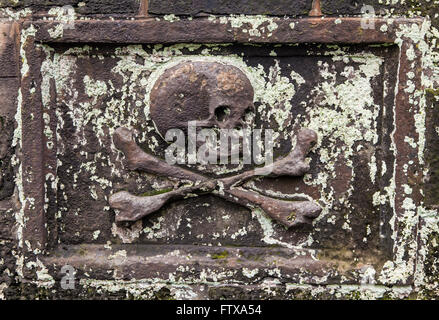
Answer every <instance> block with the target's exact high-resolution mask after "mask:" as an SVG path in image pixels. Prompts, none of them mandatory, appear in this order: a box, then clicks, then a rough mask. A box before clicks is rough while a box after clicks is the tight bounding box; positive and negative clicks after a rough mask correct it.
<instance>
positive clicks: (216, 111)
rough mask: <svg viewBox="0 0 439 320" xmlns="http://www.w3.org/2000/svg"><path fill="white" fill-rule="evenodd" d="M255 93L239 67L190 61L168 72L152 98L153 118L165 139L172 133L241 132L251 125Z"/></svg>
mask: <svg viewBox="0 0 439 320" xmlns="http://www.w3.org/2000/svg"><path fill="white" fill-rule="evenodd" d="M253 98H254V91H253V87H252V85H251V83H250V81H249V79H248V78H247V76H246V75H245V74H244V73H243V72H242V71H241V70H239V69H238V68H237V67H234V66H231V65H226V64H222V63H217V62H205V61H187V62H183V63H180V64H178V65H176V66H174V67H172V68H169V69H168V70H166V71H165V72H164V73H163V74H162V75H161V76H160V77H159V78H158V80H157V81H156V83H155V85H154V87H153V88H152V91H151V94H150V102H151V103H150V114H151V117H152V119H153V121H154V123H155V126H156V128H157V130H158V131H159V132H160V134H161V135H162V136H163V137H164V136H165V134H166V132H167V131H168V130H169V129H175V128H179V129H181V130H183V131H184V132H187V126H188V122H189V121H195V120H196V121H197V127H199V128H215V127H216V128H220V129H239V128H244V127H246V126H248V125H250V124H251V121H252V120H251V119H252V114H253V112H254V105H253Z"/></svg>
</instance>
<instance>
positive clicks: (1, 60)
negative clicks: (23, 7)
mask: <svg viewBox="0 0 439 320" xmlns="http://www.w3.org/2000/svg"><path fill="white" fill-rule="evenodd" d="M17 75H18V59H17V48H16V44H15V30H14V26H13V24H12V23H0V78H1V77H16V76H17Z"/></svg>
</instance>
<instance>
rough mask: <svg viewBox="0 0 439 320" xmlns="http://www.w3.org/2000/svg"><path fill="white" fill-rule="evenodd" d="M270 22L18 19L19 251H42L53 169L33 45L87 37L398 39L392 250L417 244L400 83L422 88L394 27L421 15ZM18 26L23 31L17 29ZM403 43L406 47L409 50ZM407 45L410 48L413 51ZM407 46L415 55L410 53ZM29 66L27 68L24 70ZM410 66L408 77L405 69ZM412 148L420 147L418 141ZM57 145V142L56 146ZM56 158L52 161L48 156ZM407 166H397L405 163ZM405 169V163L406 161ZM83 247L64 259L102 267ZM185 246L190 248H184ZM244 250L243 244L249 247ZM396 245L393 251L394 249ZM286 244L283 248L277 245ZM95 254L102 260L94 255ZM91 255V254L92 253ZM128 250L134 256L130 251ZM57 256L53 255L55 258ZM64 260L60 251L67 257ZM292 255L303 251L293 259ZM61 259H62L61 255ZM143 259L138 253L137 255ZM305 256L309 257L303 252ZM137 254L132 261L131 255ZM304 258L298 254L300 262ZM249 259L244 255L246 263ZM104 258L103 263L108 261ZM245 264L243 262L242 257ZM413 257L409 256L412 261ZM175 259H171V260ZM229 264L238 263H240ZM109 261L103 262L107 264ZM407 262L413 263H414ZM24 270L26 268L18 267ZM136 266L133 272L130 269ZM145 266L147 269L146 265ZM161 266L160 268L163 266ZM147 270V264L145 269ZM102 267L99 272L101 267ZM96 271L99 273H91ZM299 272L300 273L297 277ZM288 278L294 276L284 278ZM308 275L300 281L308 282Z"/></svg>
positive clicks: (410, 120)
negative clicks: (410, 219)
mask: <svg viewBox="0 0 439 320" xmlns="http://www.w3.org/2000/svg"><path fill="white" fill-rule="evenodd" d="M269 20H270V21H273V22H275V23H276V25H277V28H275V29H273V28H271V29H270V28H268V24H269V22H264V23H263V24H262V25H261V26H265V28H263V30H262V29H260V32H259V34H258V35H254V36H252V35H249V33H248V32H245V31H244V29H245V28H246V27H249V28H251V26H250V25H249V24H247V23H246V22H243V24H241V26H240V27H236V26H233V24H232V23H231V22H230V20H228V19H227V18H224V19H222V18H220V17H215V18H200V19H194V20H191V21H189V20H178V21H174V22H170V21H165V20H156V19H144V20H134V21H130V20H123V21H112V20H87V21H85V20H80V21H75V24H74V26H75V27H74V28H73V29H65V30H63V32H62V35H60V36H59V37H56V38H53V37H52V36H51V35H50V33H49V30H54V28H56V27H57V26H59V25H60V23H59V22H54V21H28V22H25V23H23V24H22V30H29V28H36V31H35V33H34V34H33V35H29V36H28V37H26V38H22V56H23V58H24V61H25V62H22V65H21V70H22V79H21V92H22V109H21V133H22V157H21V161H22V176H21V178H22V179H21V180H22V181H21V183H22V184H21V185H22V197H23V199H27V201H25V204H24V206H23V208H22V214H23V221H25V223H24V226H23V229H22V239H21V240H22V243H24V245H23V249H24V251H25V256H29V257H30V256H33V255H34V254H37V255H38V254H39V253H40V252H44V248H45V246H46V242H47V231H46V227H45V223H46V217H45V203H46V201H49V202H50V199H46V198H45V197H46V195H45V187H44V183H45V176H46V175H47V174H48V173H52V174H56V172H54V168H55V164H56V154H55V155H54V154H48V150H47V149H46V147H45V136H44V134H43V128H44V119H43V117H42V112H41V106H42V101H41V99H42V98H41V92H40V85H41V74H40V63H41V57H40V53H39V52H38V50H37V49H36V47H35V46H34V44H35V43H36V42H38V43H65V44H78V43H84V44H85V43H88V44H89V43H93V44H112V43H113V44H114V43H117V44H159V43H166V44H168V43H191V42H193V43H260V44H287V43H326V44H398V45H399V47H400V52H399V57H400V58H399V72H398V79H397V84H398V85H397V86H398V88H397V94H396V97H395V106H394V110H393V115H394V126H395V128H394V132H392V139H393V142H394V145H395V148H396V150H394V155H395V157H396V160H395V168H394V176H393V179H394V183H395V189H394V194H395V198H394V201H393V202H394V203H393V206H394V210H395V212H396V219H395V221H394V230H395V234H394V246H393V247H394V252H393V254H394V256H395V257H396V255H398V256H400V257H401V256H404V259H405V257H406V256H407V255H410V252H409V248H413V246H415V247H416V245H417V241H418V239H417V224H415V225H409V228H410V230H407V224H406V223H405V221H404V220H405V216H406V214H407V206H406V205H405V204H404V200H405V197H404V195H405V194H404V187H403V186H404V185H405V184H409V185H411V186H413V192H412V194H411V199H412V200H413V201H414V203H415V204H416V205H417V204H420V203H421V200H422V195H421V192H420V185H421V183H422V167H421V165H420V163H419V162H420V161H419V157H418V151H419V150H417V149H413V148H412V147H411V146H410V145H409V144H407V143H406V142H404V140H405V138H406V135H408V134H409V133H410V134H412V137H413V138H414V139H415V141H418V140H419V139H420V137H419V136H418V133H417V132H418V131H417V128H416V119H415V117H414V115H415V114H417V113H418V111H419V110H420V103H421V97H420V96H418V97H411V101H410V99H409V96H408V94H407V92H406V91H405V89H406V88H407V83H408V81H411V82H412V83H413V84H414V86H415V88H417V89H418V90H421V89H422V82H421V75H422V53H421V50H420V49H419V48H418V47H417V46H416V45H414V40H413V39H411V38H410V35H405V34H401V33H400V32H399V30H401V28H400V27H401V26H403V25H407V26H412V25H416V26H418V28H421V25H422V23H423V20H422V19H392V20H387V19H375V20H374V22H375V29H366V30H364V29H362V28H361V23H362V21H361V19H360V18H306V19H288V18H270V19H269ZM23 34H25V32H23V33H22V35H23ZM408 50H411V52H410V54H409V53H408ZM413 50H414V52H413ZM413 53H414V54H413ZM27 68H28V69H27ZM409 72H411V73H413V74H412V75H414V76H413V77H410V78H409V76H408V74H409ZM418 148H419V146H418ZM55 149H56V147H55ZM54 161H55V162H54ZM407 165H409V167H408V170H406V172H404V166H407ZM406 169H407V168H406ZM89 249H90V251H89V252H90V254H89V255H87V256H86V257H84V258H83V259H81V258H80V257H75V256H74V255H73V254H70V253H69V254H67V256H70V258H71V259H70V260H68V262H69V263H70V264H73V265H75V266H76V265H77V266H78V267H79V266H80V265H83V264H87V262H89V263H91V264H96V265H99V268H101V269H102V270H104V269H105V267H104V266H105V265H106V262H105V261H106V259H105V254H104V253H102V250H103V249H102V248H100V247H99V246H90V247H89ZM188 250H189V249H188ZM249 250H250V249H249ZM396 250H398V252H397V251H396ZM128 251H129V254H130V255H132V256H130V257H129V258H128V259H127V260H126V263H127V265H124V263H121V264H120V268H121V270H123V273H126V274H130V275H132V276H134V274H137V273H139V275H140V274H142V273H144V272H141V271H142V270H146V269H148V268H147V267H146V266H145V264H142V263H141V262H139V259H137V260H136V258H135V257H138V256H137V253H136V252H135V251H136V250H134V249H133V252H131V253H130V250H128ZM283 251H290V250H287V249H285V250H283ZM98 255H100V256H101V257H102V259H104V260H101V259H96V256H98ZM93 257H94V258H93ZM133 257H134V258H133ZM197 258H199V259H200V263H201V266H202V265H203V262H202V259H203V257H202V256H200V257H194V259H197ZM41 259H43V261H44V260H45V261H47V262H48V263H49V264H50V263H53V264H57V265H58V266H59V265H60V264H61V265H62V263H63V262H61V260H62V259H61V260H59V259H58V258H55V257H50V256H49V257H46V258H44V257H43V256H41ZM57 259H58V260H59V261H58V260H57ZM66 259H67V258H66ZM298 259H299V260H298V262H300V261H302V260H303V259H304V257H303V256H302V257H301V258H300V256H299V258H298ZM64 260H65V259H64ZM140 260H142V259H140ZM310 260H312V259H310ZM136 261H137V262H136ZM302 262H303V263H304V261H302ZM246 263H250V262H246ZM107 264H108V263H107ZM151 265H153V266H158V265H160V266H162V268H163V269H162V270H163V272H164V274H166V272H169V271H170V270H171V269H175V268H173V267H172V264H171V262H169V261H168V262H166V261H151ZM243 265H244V266H245V263H244V264H243ZM325 265H326V264H325V263H323V262H321V261H315V263H314V264H310V262H309V260H308V261H307V262H306V263H304V264H302V263H299V264H298V265H297V266H293V265H288V266H285V267H286V268H287V269H288V270H289V272H290V274H291V275H292V277H294V275H297V274H298V273H300V269H301V268H303V267H304V266H305V267H306V268H307V269H308V270H307V273H309V277H307V278H308V280H309V283H312V282H313V281H312V277H313V275H317V274H320V273H322V272H323V274H324V273H325V272H328V273H330V270H329V269H326V271H325ZM415 265H416V263H414V266H415ZM176 266H178V264H177V265H175V267H176ZM234 267H238V268H242V266H241V265H239V264H238V265H234ZM107 268H109V265H107ZM413 268H414V267H413ZM25 269H26V268H25ZM136 270H137V271H136ZM150 271H151V270H150ZM165 271H166V272H165ZM151 272H152V271H151ZM103 273H104V272H103V271H102V272H101V274H103ZM411 275H413V272H411V274H410V276H409V277H407V278H406V279H407V281H402V282H398V283H397V284H399V285H402V284H409V283H412V281H413V279H412V276H411ZM96 277H98V275H96ZM354 278H355V277H353V278H351V280H350V281H349V280H347V282H345V283H349V282H352V283H355V282H356V281H357V280H354ZM302 279H303V278H302ZM291 280H294V279H293V278H291ZM308 280H307V281H308ZM327 283H339V279H335V278H334V279H332V280H331V279H330V278H329V279H328V280H327ZM395 284H396V283H395Z"/></svg>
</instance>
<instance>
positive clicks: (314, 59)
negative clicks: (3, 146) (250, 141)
mask: <svg viewBox="0 0 439 320" xmlns="http://www.w3.org/2000/svg"><path fill="white" fill-rule="evenodd" d="M237 19H238V20H237ZM239 19H240V18H237V17H229V18H225V17H221V18H214V17H210V18H196V19H192V20H190V19H181V20H178V19H177V20H176V21H169V19H166V18H165V19H144V20H139V21H117V20H116V21H93V20H92V21H81V22H78V23H75V27H74V28H72V29H66V30H64V32H63V33H62V34H56V35H54V34H53V28H54V27H56V25H57V23H56V22H44V21H40V22H37V23H35V24H34V25H35V26H37V27H38V28H37V29H38V31H37V32H36V34H35V43H32V41H31V38H29V41H28V42H26V45H25V47H24V48H23V50H24V52H25V57H26V58H28V59H27V60H26V61H28V65H27V66H25V67H26V68H27V70H28V73H26V75H25V76H24V77H23V79H22V81H21V83H22V89H23V90H22V92H23V106H24V107H23V110H22V119H21V121H22V127H21V130H22V131H21V133H22V137H23V140H22V145H23V156H22V157H21V161H22V167H23V175H22V180H21V183H22V190H23V194H24V195H23V196H24V197H25V198H26V199H32V201H29V202H27V203H26V204H25V207H23V214H24V216H25V218H26V219H27V220H26V221H27V223H26V225H25V227H24V228H23V232H22V234H23V238H24V240H25V241H27V243H28V246H27V247H26V249H25V250H27V248H29V251H30V252H28V253H26V259H28V260H26V261H33V259H35V256H34V253H33V252H34V251H35V248H37V249H39V250H41V249H45V250H46V252H47V255H46V256H45V257H44V258H43V257H39V258H41V259H40V261H44V263H45V264H46V265H45V266H46V267H47V269H48V270H50V271H49V272H50V274H51V275H53V276H54V277H59V271H60V270H59V268H60V266H62V265H64V264H69V265H71V266H73V267H74V268H75V269H76V270H77V271H78V275H79V276H80V277H81V278H82V279H85V280H88V279H90V280H91V281H93V280H109V279H111V277H112V275H113V274H117V276H118V277H131V278H132V277H134V278H135V279H142V280H143V281H146V282H155V281H168V280H169V281H170V279H171V278H172V279H183V278H188V277H191V278H190V279H191V281H192V282H193V283H204V282H206V281H207V282H210V281H213V280H215V279H219V281H221V279H223V280H224V281H225V282H227V281H232V279H239V282H240V284H242V285H248V284H249V283H251V282H252V281H253V280H252V279H253V278H254V279H255V280H254V281H256V282H258V281H260V280H261V279H263V278H265V277H268V276H271V277H275V278H277V279H278V280H279V281H283V282H285V281H292V282H296V283H297V282H301V283H308V284H312V285H315V284H317V283H319V284H335V283H339V282H341V281H342V279H343V281H344V283H346V284H357V285H359V284H361V283H363V282H364V281H366V282H367V281H369V282H373V283H376V284H383V285H389V284H391V285H401V286H404V285H405V286H407V285H410V284H411V283H412V282H413V272H414V266H415V261H414V260H413V259H414V258H413V257H416V248H414V247H412V246H410V244H411V243H412V242H413V241H416V237H417V234H416V228H417V226H418V224H417V220H416V219H412V220H410V223H407V217H408V216H409V215H411V214H413V212H412V208H413V207H415V206H416V204H419V203H420V201H421V198H422V196H421V190H420V183H419V181H420V180H421V173H422V170H420V168H421V166H420V161H421V160H422V158H421V157H420V152H418V147H419V144H418V141H421V140H422V133H423V131H422V128H419V122H416V119H417V117H418V115H419V114H421V112H423V110H422V106H423V104H421V103H419V101H418V100H419V99H420V98H419V96H418V95H416V94H412V93H413V91H411V90H396V88H397V86H399V88H409V87H410V88H411V87H418V86H420V83H421V78H420V73H421V69H420V68H419V63H420V61H419V59H418V58H416V57H418V56H419V57H420V56H421V55H417V54H416V53H418V52H417V50H419V48H418V47H417V46H416V43H415V41H419V39H421V38H422V34H420V35H419V37H414V39H412V38H409V37H407V38H406V37H404V36H403V35H404V34H405V33H406V32H405V31H406V30H405V29H404V28H408V27H407V26H409V27H410V28H413V30H420V29H419V25H420V24H421V23H422V21H421V20H417V19H413V20H407V19H400V20H392V21H391V22H389V21H387V20H385V19H379V20H376V21H375V22H376V24H377V27H379V28H377V29H375V30H370V32H369V31H368V32H364V30H362V29H361V20H360V19H352V18H339V19H327V18H324V19H322V18H317V19H316V18H313V19H285V18H272V17H271V18H261V17H249V18H248V20H246V21H242V20H239ZM24 27H25V28H27V27H29V24H25V25H24ZM200 30H202V31H200ZM165 32H166V33H167V35H168V36H167V37H166V38H163V37H162V34H164V33H165ZM401 35H402V36H401ZM291 41H294V43H290V42H291ZM41 43H44V47H42V46H41ZM175 43H177V44H175ZM310 43H311V44H310ZM133 44H137V45H134V46H133ZM398 44H399V45H400V46H398ZM401 44H402V45H401ZM400 48H402V49H401V50H400ZM413 52H415V54H413ZM30 57H32V58H33V59H29V58H30ZM252 97H253V99H251V98H252ZM409 103H410V105H409ZM223 109H228V110H229V112H222V113H221V112H220V113H217V111H218V110H220V111H221V110H223ZM249 109H250V111H251V112H250V113H253V116H251V118H253V120H254V122H252V125H258V126H259V127H261V128H271V129H273V130H274V132H275V133H276V137H275V143H274V145H275V147H274V156H275V161H274V163H273V168H272V169H273V171H272V173H273V174H271V173H270V174H269V175H268V176H263V175H261V174H259V175H258V174H257V172H260V171H258V167H257V166H256V165H254V164H250V165H249V166H246V165H244V166H241V167H240V166H237V165H232V164H230V165H224V166H221V165H219V164H212V165H201V164H196V165H194V164H187V163H182V164H181V165H176V164H175V165H174V164H169V163H167V162H165V161H164V160H163V159H166V153H165V150H166V149H167V147H168V146H169V143H168V142H166V141H165V140H164V139H163V135H164V134H165V132H164V131H166V130H167V129H169V128H170V127H175V128H180V129H184V125H185V124H187V123H188V122H189V121H190V120H191V119H196V120H197V121H200V122H201V123H202V124H203V126H206V127H213V128H216V129H218V128H221V126H223V125H224V124H225V123H227V125H228V124H230V125H231V126H232V127H236V125H237V124H240V125H242V126H244V123H245V122H246V121H244V119H243V117H242V116H243V114H246V113H247V111H248V110H249ZM190 117H193V118H190ZM213 119H214V121H213ZM221 119H222V120H221ZM225 119H227V120H225ZM238 120H240V121H241V122H237V121H238ZM224 121H225V122H224ZM160 130H162V132H160ZM314 142H316V144H315V145H314V144H313V143H314ZM285 159H286V160H285ZM284 160H285V161H284ZM290 160H291V161H290ZM285 163H288V165H285V166H282V164H285ZM285 168H287V169H290V170H291V171H289V172H287V173H289V174H285V171H282V169H285ZM243 177H244V178H243ZM256 178H258V179H256ZM234 179H238V180H234ZM188 181H191V182H192V184H191V185H189V187H188V184H187V182H188ZM212 181H214V182H215V181H216V184H215V185H214V186H212V183H213V182H212ZM230 181H232V182H233V181H234V182H235V183H231V182H230ZM218 182H221V184H219V183H218ZM200 185H201V186H202V187H203V188H202V189H201V188H198V189H197V187H199V186H200ZM185 188H188V189H185ZM176 192H177V194H176ZM169 194H171V196H169ZM118 195H122V196H118ZM174 196H175V197H174ZM115 197H116V199H115ZM166 197H169V198H166ZM189 198H190V199H189ZM299 202H300V203H301V204H303V203H306V205H303V206H302V205H300V206H298V207H294V209H293V206H294V205H295V204H297V203H299ZM313 205H316V206H318V210H315V207H313ZM285 208H286V209H285ZM282 218H284V219H282ZM296 220H297V221H296ZM295 222H297V223H295ZM121 243H123V245H121ZM255 247H257V248H258V249H257V250H256V249H255ZM231 248H233V249H231ZM37 252H38V250H37ZM241 263H242V264H241ZM25 265H32V264H28V263H26V264H25ZM383 265H386V269H385V270H384V271H383V272H382V273H381V274H380V276H379V277H376V278H374V276H371V274H373V275H375V274H377V273H378V272H381V270H382V268H383ZM245 266H247V267H245ZM392 266H396V267H395V268H403V270H397V271H394V270H393V267H392ZM244 268H246V269H244ZM27 271H28V272H29V273H25V274H26V277H28V278H32V272H33V270H31V269H29V270H27ZM112 272H113V273H112ZM259 273H260V275H261V277H262V278H258V276H257V274H259ZM395 273H396V274H404V276H402V277H399V278H395V277H393V276H392V275H393V274H395ZM369 277H372V278H373V279H369ZM247 279H249V280H247ZM365 279H366V280H365ZM215 281H216V280H215Z"/></svg>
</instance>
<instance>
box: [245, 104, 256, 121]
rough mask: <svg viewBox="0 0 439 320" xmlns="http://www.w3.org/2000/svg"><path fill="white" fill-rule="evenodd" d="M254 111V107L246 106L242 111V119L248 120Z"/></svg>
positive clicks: (251, 117)
mask: <svg viewBox="0 0 439 320" xmlns="http://www.w3.org/2000/svg"><path fill="white" fill-rule="evenodd" d="M254 116H255V111H254V107H248V108H247V109H246V110H245V112H244V121H250V120H252V119H253V118H254Z"/></svg>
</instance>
